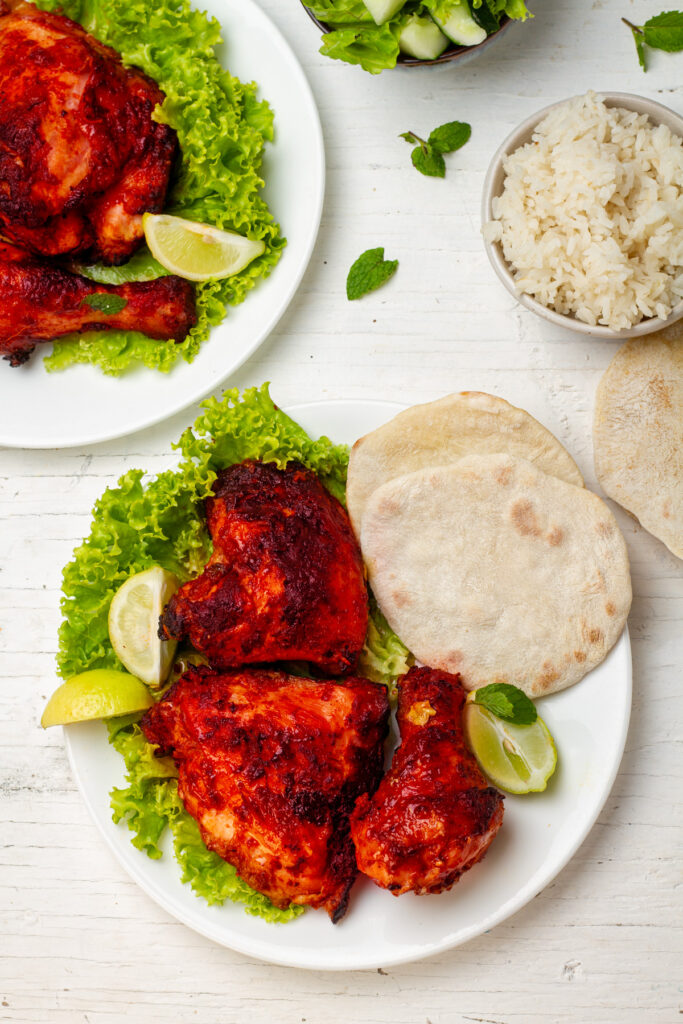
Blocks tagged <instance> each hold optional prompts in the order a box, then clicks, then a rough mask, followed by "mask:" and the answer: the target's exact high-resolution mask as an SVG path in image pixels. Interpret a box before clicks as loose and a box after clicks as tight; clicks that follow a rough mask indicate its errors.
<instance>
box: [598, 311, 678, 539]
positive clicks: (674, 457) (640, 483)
mask: <svg viewBox="0 0 683 1024" xmlns="http://www.w3.org/2000/svg"><path fill="white" fill-rule="evenodd" d="M593 448H594V454H595V472H596V474H597V477H598V480H599V481H600V485H601V486H602V488H603V489H604V491H605V493H606V494H608V495H609V497H610V498H613V499H614V501H617V502H618V503H619V504H620V505H622V506H623V507H624V508H625V509H627V511H629V512H631V513H632V514H633V515H634V516H636V517H637V518H638V519H639V520H640V522H641V524H642V525H643V526H644V527H645V529H646V530H649V532H650V533H652V534H654V536H655V537H658V538H659V540H661V541H663V542H664V543H665V544H666V546H667V547H668V548H669V550H670V551H673V553H674V555H677V556H678V558H683V321H679V322H678V324H675V325H674V326H673V327H672V328H667V330H666V331H662V332H659V333H658V334H656V335H651V336H650V337H648V338H634V339H632V340H631V341H627V342H626V344H625V345H623V346H622V348H620V349H619V351H618V352H617V354H616V355H615V357H614V359H613V360H612V362H611V363H610V364H609V366H608V367H607V372H606V373H605V375H604V377H603V378H602V380H601V381H600V385H599V387H598V393H597V396H596V401H595V421H594V424H593Z"/></svg>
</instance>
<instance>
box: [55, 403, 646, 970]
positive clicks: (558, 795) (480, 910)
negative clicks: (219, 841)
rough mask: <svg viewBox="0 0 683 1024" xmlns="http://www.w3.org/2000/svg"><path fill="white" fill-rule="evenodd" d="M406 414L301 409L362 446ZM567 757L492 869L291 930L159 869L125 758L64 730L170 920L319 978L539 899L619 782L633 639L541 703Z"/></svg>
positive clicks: (509, 804) (366, 899) (89, 791)
mask: <svg viewBox="0 0 683 1024" xmlns="http://www.w3.org/2000/svg"><path fill="white" fill-rule="evenodd" d="M402 408H403V407H402V406H398V405H394V404H390V403H385V402H354V401H346V402H319V403H315V404H311V405H303V406H295V407H294V408H292V409H289V410H288V412H290V413H291V414H292V415H293V416H294V417H295V418H296V419H297V420H298V421H299V422H300V423H301V424H302V425H303V426H304V427H305V428H306V429H307V430H308V431H309V432H310V433H311V434H312V435H314V436H315V435H319V434H327V435H328V436H329V437H331V438H332V439H333V440H334V441H347V442H349V443H352V442H353V441H354V440H355V439H356V438H358V437H360V436H361V435H362V434H365V433H367V432H368V431H369V430H373V429H374V428H375V427H378V426H379V425H380V424H381V423H384V422H386V420H388V419H390V418H391V417H392V416H393V415H395V414H396V413H397V412H400V410H401V409H402ZM538 704H539V708H540V712H541V715H542V716H543V718H544V719H545V721H546V722H547V724H548V726H549V728H550V730H551V732H552V733H553V736H554V737H555V740H556V742H557V747H558V751H559V765H558V769H557V771H556V773H555V775H554V777H553V778H552V779H551V781H550V783H549V785H548V788H547V790H546V791H545V792H544V793H538V794H535V795H530V796H525V797H513V796H508V797H507V798H506V801H505V820H504V823H503V828H502V829H501V831H500V833H499V834H498V836H497V837H496V839H495V841H494V843H493V844H492V846H491V848H490V850H489V852H488V853H487V855H486V857H485V858H484V860H483V861H482V862H481V863H480V864H477V865H476V866H475V867H474V868H472V870H471V871H468V872H467V873H466V874H465V875H464V876H463V878H462V879H461V881H460V882H458V883H457V885H455V886H454V887H453V889H451V891H450V892H447V893H441V894H440V895H439V896H414V895H413V894H408V895H405V896H401V897H399V898H398V899H397V898H396V897H394V896H392V895H391V894H390V893H389V892H385V891H383V890H381V889H378V888H377V887H376V886H374V885H373V884H372V883H371V882H370V881H369V880H368V879H363V878H361V879H359V880H358V881H357V882H356V884H355V886H354V889H353V891H352V894H351V902H350V907H349V911H348V914H347V916H346V917H345V918H344V920H343V921H342V922H341V923H340V924H338V925H333V924H332V923H331V922H330V920H329V918H328V917H327V915H326V914H325V913H323V912H322V911H312V910H309V911H307V912H306V913H305V914H303V915H302V916H301V917H299V918H297V919H296V920H295V921H293V922H291V923H290V924H286V925H274V924H267V923H266V922H265V921H262V920H261V919H260V918H255V917H250V916H249V915H248V914H246V913H245V912H244V911H243V910H242V909H241V908H240V906H239V905H237V904H225V906H223V907H209V906H207V904H206V903H204V902H203V901H202V900H200V899H198V898H197V897H196V896H195V895H194V894H193V893H192V891H191V889H190V888H189V887H188V886H185V885H183V884H182V883H181V881H180V871H179V868H178V865H177V864H176V862H175V860H174V858H173V854H172V853H171V852H170V851H168V847H167V853H166V854H165V855H164V857H163V858H162V859H161V860H149V858H148V857H147V856H146V855H145V854H144V853H140V852H139V851H138V850H136V849H135V847H133V846H132V845H131V842H130V838H129V836H130V833H129V832H128V830H127V829H126V827H125V826H124V825H120V826H117V825H114V824H113V822H112V820H111V811H110V808H109V796H108V794H109V790H110V789H111V788H112V786H120V785H122V784H123V761H122V759H121V757H120V756H119V755H118V754H117V753H116V752H115V751H114V750H113V749H112V748H111V747H110V746H109V745H108V743H107V738H106V732H105V728H104V726H103V725H102V724H101V723H99V722H93V723H85V724H82V725H72V726H69V727H68V728H67V729H65V735H66V745H67V750H68V752H69V758H70V761H71V766H72V769H73V772H74V776H75V778H76V781H77V783H78V786H79V788H80V790H81V793H82V794H83V796H84V798H85V801H86V804H87V806H88V809H89V811H90V813H91V815H92V817H93V818H94V820H95V822H96V824H97V825H98V827H99V829H100V830H101V832H102V834H103V836H104V838H105V839H106V841H107V843H108V844H109V846H110V848H111V849H112V850H113V852H114V854H115V855H116V857H117V858H118V860H119V861H120V862H121V864H122V865H123V867H124V868H125V869H126V870H127V871H128V873H129V874H130V875H131V876H132V877H133V878H134V879H135V881H136V882H138V883H139V885H140V886H141V888H142V889H144V890H145V892H146V893H148V894H149V895H150V896H151V897H152V899H154V900H156V902H157V903H159V904H160V905H161V906H162V907H164V908H165V909H166V910H167V911H168V912H169V913H170V914H172V915H173V916H174V917H176V918H178V919H179V920H180V921H183V922H184V923H185V924H187V925H189V926H190V927H191V928H194V929H195V930H196V931H198V932H200V933H201V934H203V935H206V936H208V937H209V938H210V939H213V940H214V941H215V942H218V943H220V944H221V945H224V946H228V947H229V948H230V949H235V950H238V951H239V952H241V953H245V954H247V955H249V956H253V957H258V958H259V959H262V960H267V961H270V962H271V963H276V964H285V965H288V966H294V967H306V968H312V969H317V970H356V969H362V968H376V967H388V966H390V965H392V964H400V963H404V962H406V961H410V960H418V959H420V958H421V957H425V956H429V955H430V954H433V953H438V952H440V951H442V950H445V949H450V948H451V947H453V946H457V945H459V944H460V943H462V942H466V941H467V940H468V939H471V938H474V937H475V936H477V935H480V934H481V933H482V932H484V931H488V930H489V929H490V928H492V927H493V926H494V925H496V924H498V923H499V922H500V921H503V920H504V919H505V918H506V917H509V916H510V915H511V914H514V913H515V911H516V910H519V909H520V907H523V906H524V904H525V903H528V902H529V900H531V899H533V897H534V896H536V894H537V893H539V892H540V891H541V889H543V888H544V886H546V885H547V884H548V882H550V880H551V879H552V878H554V877H555V875H556V874H557V873H558V872H559V871H560V870H561V869H562V868H563V867H564V865H565V864H566V863H567V861H568V860H569V859H570V858H571V857H572V856H573V854H574V853H575V852H576V850H577V849H578V847H579V845H580V844H581V843H582V842H583V840H584V839H585V838H586V836H587V835H588V833H589V831H590V829H591V827H592V825H593V824H594V822H595V820H596V818H597V816H598V814H599V813H600V809H601V808H602V806H603V804H604V803H605V800H606V799H607V795H608V794H609V791H610V789H611V787H612V783H613V782H614V779H615V776H616V773H617V769H618V767H619V762H620V761H621V756H622V753H623V749H624V743H625V741H626V731H627V728H628V720H629V713H630V709H631V653H630V647H629V640H628V633H627V632H626V631H625V632H624V634H623V636H622V637H621V639H620V640H619V642H618V643H617V645H616V646H615V647H614V648H613V650H612V651H611V653H610V654H609V656H608V657H607V659H606V660H605V661H604V662H603V663H602V665H600V666H598V668H596V669H594V670H593V671H592V672H591V673H590V674H589V675H588V676H586V677H585V679H583V680H582V681H581V682H580V683H578V684H577V685H576V686H573V687H571V688H570V689H568V690H564V691H563V692H562V693H557V694H554V695H553V696H552V697H546V698H545V699H544V700H542V701H539V702H538Z"/></svg>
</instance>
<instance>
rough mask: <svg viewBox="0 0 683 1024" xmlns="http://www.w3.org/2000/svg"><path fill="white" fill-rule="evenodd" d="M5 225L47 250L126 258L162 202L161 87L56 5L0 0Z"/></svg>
mask: <svg viewBox="0 0 683 1024" xmlns="http://www.w3.org/2000/svg"><path fill="white" fill-rule="evenodd" d="M0 98H1V102H0V233H2V234H3V235H5V237H7V238H9V239H10V240H11V241H14V242H17V243H18V244H19V245H22V246H24V247H25V248H27V249H29V250H31V251H32V252H34V253H38V254H42V255H46V256H59V255H70V256H73V255H76V254H78V255H81V256H86V255H87V257H88V258H89V259H91V260H103V261H104V262H106V263H122V262H124V261H125V260H126V259H127V258H128V257H129V256H130V255H131V254H132V253H133V252H134V250H135V249H136V248H137V247H138V245H139V244H140V242H141V241H142V214H143V213H144V212H145V211H146V210H150V211H152V212H158V211H159V210H161V208H162V206H163V203H164V198H165V196H166V190H167V188H168V181H169V175H170V172H171V166H172V164H173V160H174V157H175V154H176V150H177V137H176V133H175V131H174V130H173V129H172V128H169V126H168V125H165V124H160V123H158V122H157V121H154V120H152V113H153V111H154V108H155V107H156V106H157V104H159V103H161V102H162V101H163V99H164V94H163V93H162V92H161V90H160V89H159V87H158V86H157V84H156V83H155V82H153V81H152V79H151V78H148V77H147V75H145V74H143V72H142V71H140V70H138V69H137V68H126V67H124V66H123V64H122V63H121V58H120V57H119V55H118V54H117V53H116V52H115V51H114V50H112V49H110V48H109V47H108V46H104V45H103V44H102V43H99V42H98V41H97V40H96V39H93V37H92V36H90V35H88V34H87V32H85V31H84V29H82V28H81V26H80V25H77V24H76V23H75V22H73V21H71V20H70V19H69V18H66V17H64V16H63V15H61V14H50V13H48V12H46V11H41V10H39V9H38V8H37V7H35V6H34V5H33V4H31V3H26V2H25V0H0Z"/></svg>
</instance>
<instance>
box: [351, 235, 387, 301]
mask: <svg viewBox="0 0 683 1024" xmlns="http://www.w3.org/2000/svg"><path fill="white" fill-rule="evenodd" d="M397 267H398V260H385V259H384V247H383V246H382V247H380V248H377V249H367V250H366V251H365V252H364V253H362V254H361V255H360V256H359V257H358V259H357V260H356V262H355V263H354V264H353V265H352V267H351V269H350V270H349V273H348V277H347V278H346V297H347V299H350V300H353V299H360V298H362V297H363V295H367V294H368V292H374V290H375V289H376V288H380V287H381V286H382V285H383V284H384V283H385V282H386V281H388V280H389V278H390V277H391V276H392V275H393V274H395V273H396V268H397Z"/></svg>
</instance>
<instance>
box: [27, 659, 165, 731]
mask: <svg viewBox="0 0 683 1024" xmlns="http://www.w3.org/2000/svg"><path fill="white" fill-rule="evenodd" d="M152 704H154V698H153V697H152V695H151V694H150V692H149V690H148V689H147V687H146V686H145V684H144V683H141V682H140V680H139V679H136V678H135V676H130V675H128V673H127V672H117V671H116V670H115V669H113V668H94V669H92V670H91V671H90V672H81V674H80V675H78V676H72V677H71V679H68V680H67V681H66V682H65V683H62V685H61V686H58V687H57V689H56V690H55V692H54V693H53V694H52V696H51V697H50V699H49V701H48V702H47V707H46V708H45V710H44V711H43V717H42V718H41V720H40V724H41V725H42V727H43V729H49V728H50V726H51V725H68V724H69V723H70V722H87V721H89V720H90V719H93V718H115V717H116V716H117V715H129V714H131V713H132V712H133V711H145V710H146V709H147V708H151V706H152Z"/></svg>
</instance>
